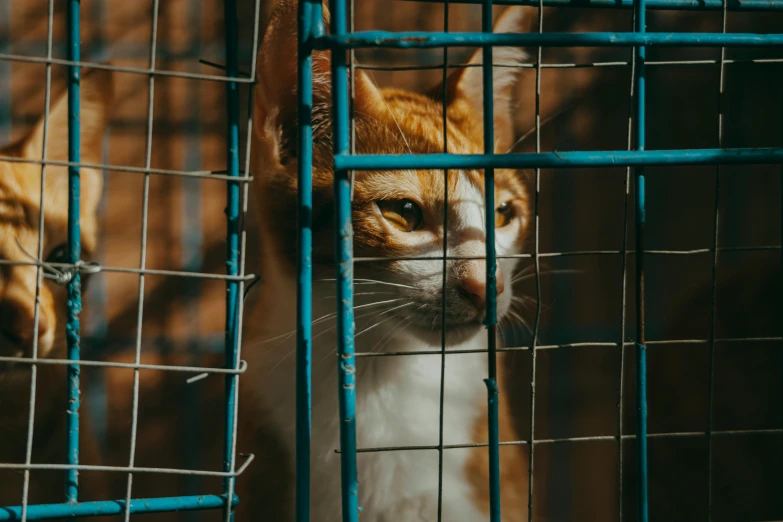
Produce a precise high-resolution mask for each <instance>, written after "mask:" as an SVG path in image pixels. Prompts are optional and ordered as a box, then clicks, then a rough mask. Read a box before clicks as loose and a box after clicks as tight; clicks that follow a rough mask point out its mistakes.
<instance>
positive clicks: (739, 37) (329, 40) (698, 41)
mask: <svg viewBox="0 0 783 522" xmlns="http://www.w3.org/2000/svg"><path fill="white" fill-rule="evenodd" d="M315 45H316V46H317V47H318V48H320V49H330V48H335V49H360V48H365V47H375V48H377V47H382V48H394V49H427V48H432V47H485V46H510V47H527V46H539V45H540V46H542V47H629V46H635V45H654V46H667V47H670V46H693V47H721V46H724V47H743V46H759V45H774V46H778V45H783V34H743V33H734V34H723V33H502V34H484V33H428V32H422V31H412V32H387V31H362V32H358V33H352V34H350V35H345V34H334V33H333V34H329V35H323V36H321V37H319V38H316V39H315Z"/></svg>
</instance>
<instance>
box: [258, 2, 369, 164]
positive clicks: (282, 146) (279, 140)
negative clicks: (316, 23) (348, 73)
mask: <svg viewBox="0 0 783 522" xmlns="http://www.w3.org/2000/svg"><path fill="white" fill-rule="evenodd" d="M323 13H324V26H325V27H329V11H328V9H327V8H326V6H325V5H324V6H323ZM297 20H298V13H297V2H296V0H280V1H279V2H278V4H277V6H276V7H275V10H274V11H273V13H272V17H271V20H270V22H269V26H268V27H267V30H266V33H265V34H264V40H263V42H262V44H261V48H260V50H259V51H258V74H257V77H258V78H257V79H258V84H257V85H256V88H255V92H254V104H253V129H254V133H255V137H256V143H255V147H257V148H259V149H260V150H258V151H257V152H258V153H259V154H261V155H262V157H263V160H264V161H265V163H266V164H267V165H270V166H275V167H279V166H280V165H281V164H283V163H286V162H287V160H288V159H289V158H295V157H297V153H296V146H297V140H296V135H297V134H296V133H297V122H298V119H299V118H298V114H299V110H298V109H299V107H298V106H297ZM354 85H355V98H354V107H355V110H356V112H357V113H358V112H361V113H364V114H367V113H372V112H374V111H375V107H376V106H377V105H378V104H381V106H382V103H383V101H382V98H381V94H380V92H379V91H378V89H377V87H376V86H375V84H374V83H373V82H372V80H371V79H370V78H369V77H368V76H367V75H366V74H364V73H363V72H362V71H356V72H355V73H354ZM331 96H332V93H331V60H330V53H328V52H316V53H314V54H313V126H314V127H316V126H318V125H322V124H328V123H329V122H330V121H331V112H330V111H331ZM316 139H317V137H316Z"/></svg>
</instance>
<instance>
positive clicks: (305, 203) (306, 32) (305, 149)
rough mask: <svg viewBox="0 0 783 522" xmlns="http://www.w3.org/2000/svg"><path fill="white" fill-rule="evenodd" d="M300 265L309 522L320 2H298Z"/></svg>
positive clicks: (301, 410) (299, 381) (301, 447)
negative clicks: (315, 57) (315, 61)
mask: <svg viewBox="0 0 783 522" xmlns="http://www.w3.org/2000/svg"><path fill="white" fill-rule="evenodd" d="M298 8H299V14H298V16H299V24H298V34H299V39H298V56H299V65H298V75H299V89H298V91H297V92H298V97H299V149H298V150H299V163H298V176H299V179H298V183H299V191H298V198H299V199H298V205H299V214H298V220H299V221H298V223H299V261H298V263H299V265H298V279H297V285H296V305H297V307H296V521H297V522H310V440H311V435H312V407H313V400H312V373H311V372H312V355H313V327H312V322H313V302H312V301H313V258H312V254H313V230H312V221H313V215H312V210H313V124H312V119H311V118H312V113H313V49H312V38H313V37H314V36H316V32H315V29H316V26H318V27H321V26H322V24H316V23H315V20H322V19H323V13H322V8H321V2H320V0H315V1H313V0H307V1H304V0H302V1H300V2H299V6H298Z"/></svg>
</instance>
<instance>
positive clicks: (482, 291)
mask: <svg viewBox="0 0 783 522" xmlns="http://www.w3.org/2000/svg"><path fill="white" fill-rule="evenodd" d="M495 279H496V281H497V284H496V290H497V293H496V294H495V295H496V296H499V295H500V294H502V293H503V291H504V290H505V289H506V285H505V281H504V280H503V272H501V271H500V269H499V268H498V269H497V271H496V272H495ZM460 287H461V288H462V291H463V292H464V294H465V297H467V298H468V299H469V300H470V302H471V303H473V306H475V307H476V308H477V309H479V310H483V309H484V307H485V306H486V304H487V281H486V278H485V277H484V274H481V275H477V274H470V275H468V276H466V277H465V278H463V279H462V280H461V281H460Z"/></svg>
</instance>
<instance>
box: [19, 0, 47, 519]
mask: <svg viewBox="0 0 783 522" xmlns="http://www.w3.org/2000/svg"><path fill="white" fill-rule="evenodd" d="M47 7H48V11H47V18H46V57H47V58H48V59H51V58H52V39H53V34H52V33H53V31H52V25H53V21H54V0H49V2H48V6H47ZM51 94H52V64H50V63H47V64H46V83H45V86H44V117H43V136H42V140H41V151H42V152H41V161H42V164H41V189H40V192H39V200H40V208H39V209H38V248H37V251H36V262H37V263H38V266H37V267H36V274H35V308H34V310H33V350H32V356H31V359H32V361H33V364H32V365H31V366H30V405H29V407H28V409H27V441H26V442H25V457H24V461H25V464H27V465H30V464H31V463H32V460H33V434H34V430H35V402H36V394H37V393H38V365H36V364H35V361H36V360H37V359H38V329H39V320H40V314H41V286H42V285H43V266H42V265H41V264H40V263H41V262H42V261H43V259H44V254H43V248H44V223H45V216H46V214H45V209H46V155H47V149H48V144H49V109H50V102H51ZM29 494H30V470H29V469H26V470H24V478H23V482H22V499H21V500H22V509H21V519H22V522H26V521H27V504H28V502H29Z"/></svg>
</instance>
